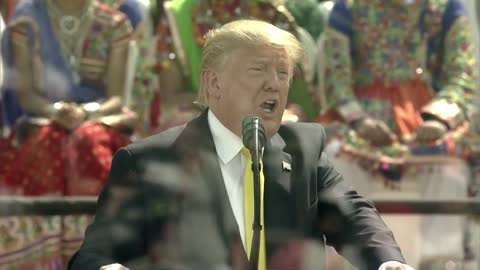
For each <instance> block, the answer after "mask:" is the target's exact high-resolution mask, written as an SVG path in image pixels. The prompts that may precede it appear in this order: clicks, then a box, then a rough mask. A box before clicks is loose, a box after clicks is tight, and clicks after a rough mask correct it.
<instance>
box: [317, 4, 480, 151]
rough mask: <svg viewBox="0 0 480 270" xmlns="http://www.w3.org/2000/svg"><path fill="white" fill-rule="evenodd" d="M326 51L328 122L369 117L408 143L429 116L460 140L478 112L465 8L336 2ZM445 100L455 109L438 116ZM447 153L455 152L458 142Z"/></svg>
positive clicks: (471, 39) (459, 6) (472, 48)
mask: <svg viewBox="0 0 480 270" xmlns="http://www.w3.org/2000/svg"><path fill="white" fill-rule="evenodd" d="M324 49H325V65H324V66H325V67H324V68H325V70H324V71H325V72H324V82H325V83H324V89H323V95H324V99H323V101H325V102H324V104H323V109H324V111H326V112H327V113H326V114H324V116H323V117H322V118H321V120H322V121H330V120H332V119H341V120H343V121H347V122H349V121H352V120H354V119H355V118H358V117H359V116H362V115H364V114H365V113H366V114H367V115H368V116H370V117H373V118H375V119H380V120H383V121H384V122H385V123H387V124H388V125H389V126H390V128H391V129H392V130H393V131H394V132H395V133H397V134H398V135H400V139H401V142H404V143H408V142H409V141H410V140H411V139H412V138H413V137H414V136H415V132H416V130H417V128H418V127H419V125H420V124H421V123H422V122H423V121H424V119H423V118H424V117H425V115H429V114H431V115H434V116H435V117H436V118H438V119H441V120H442V121H444V122H445V123H446V124H448V126H449V128H450V129H451V130H452V132H451V135H450V139H451V141H455V140H458V136H457V135H456V134H455V132H454V130H457V129H461V125H462V124H464V122H463V121H464V120H465V118H467V117H468V115H469V113H470V112H471V111H472V109H473V108H474V102H475V98H476V96H477V87H478V85H477V83H478V81H477V78H478V77H477V73H478V71H477V69H476V59H475V48H474V42H473V36H472V31H471V25H470V24H469V22H468V21H467V16H466V11H465V9H464V8H463V5H462V4H461V3H460V0H450V1H448V0H428V1H423V0H418V1H413V2H412V3H411V4H403V5H399V6H398V5H397V6H396V5H395V4H392V3H387V2H384V1H377V0H375V1H337V3H336V5H335V7H334V9H333V10H332V13H331V17H330V20H329V26H328V29H327V30H326V34H325V43H324ZM440 100H445V101H447V104H450V105H451V106H450V105H448V107H442V108H443V110H442V109H440V110H439V109H438V108H439V106H438V104H437V103H436V101H440ZM455 108H460V111H455ZM445 109H446V110H445ZM442 143H444V144H447V142H442ZM446 147H447V146H446ZM447 148H449V151H452V149H451V148H452V142H449V145H448V147H447ZM385 151H388V150H385Z"/></svg>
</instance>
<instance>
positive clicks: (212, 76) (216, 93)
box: [205, 70, 222, 99]
mask: <svg viewBox="0 0 480 270" xmlns="http://www.w3.org/2000/svg"><path fill="white" fill-rule="evenodd" d="M205 79H206V83H207V91H208V95H209V96H210V97H212V98H215V99H219V98H220V96H221V95H222V89H221V87H220V80H219V74H218V72H216V71H213V70H207V71H206V72H205Z"/></svg>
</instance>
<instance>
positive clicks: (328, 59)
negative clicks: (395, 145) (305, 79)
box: [320, 0, 395, 146]
mask: <svg viewBox="0 0 480 270" xmlns="http://www.w3.org/2000/svg"><path fill="white" fill-rule="evenodd" d="M353 23H354V22H353V18H352V14H351V11H350V9H349V7H348V6H347V1H345V0H338V1H336V2H335V5H334V7H333V9H332V11H331V13H330V17H329V21H328V26H327V27H326V29H325V32H324V34H323V35H324V37H323V42H324V43H323V52H320V55H322V54H323V57H321V58H323V59H320V61H325V64H324V65H325V67H324V72H322V76H321V77H323V78H320V79H323V80H324V82H323V87H321V90H320V91H321V92H322V93H320V95H321V96H322V97H321V99H324V101H322V105H323V106H324V107H325V108H322V110H323V111H325V112H326V114H325V115H324V116H323V117H322V118H323V119H324V120H326V121H332V120H338V119H335V118H341V120H342V121H344V122H346V123H348V124H349V125H350V126H351V128H353V129H355V130H356V131H357V133H358V134H359V135H360V136H361V137H363V138H364V139H366V140H367V141H370V143H372V144H374V145H378V146H382V145H388V144H391V143H392V142H393V141H394V140H395V135H394V134H393V133H392V131H391V130H390V129H389V127H388V126H387V125H386V124H385V123H383V122H382V121H380V120H377V119H371V118H369V117H368V115H367V113H366V112H365V111H364V109H363V108H362V106H361V104H360V103H359V102H358V100H357V98H356V96H355V94H354V92H353V87H354V81H353V80H354V78H353V68H354V66H353V59H352V57H351V42H352V38H353V35H354V29H353ZM320 83H322V82H320ZM322 118H321V119H322Z"/></svg>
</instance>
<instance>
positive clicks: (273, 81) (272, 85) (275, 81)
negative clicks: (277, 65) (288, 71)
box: [264, 70, 280, 91]
mask: <svg viewBox="0 0 480 270" xmlns="http://www.w3.org/2000/svg"><path fill="white" fill-rule="evenodd" d="M279 75H280V74H279V73H278V72H277V71H275V70H271V71H270V72H268V75H267V78H266V79H265V87H264V89H265V90H268V91H278V90H279V89H280V77H279Z"/></svg>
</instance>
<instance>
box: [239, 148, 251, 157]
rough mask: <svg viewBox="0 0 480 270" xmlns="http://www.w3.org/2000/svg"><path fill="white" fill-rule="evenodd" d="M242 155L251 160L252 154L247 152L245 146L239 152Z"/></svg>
mask: <svg viewBox="0 0 480 270" xmlns="http://www.w3.org/2000/svg"><path fill="white" fill-rule="evenodd" d="M240 152H241V153H242V154H244V155H245V156H246V157H247V158H248V159H249V160H250V159H252V154H251V153H250V150H248V149H247V148H246V147H245V146H244V147H242V150H240Z"/></svg>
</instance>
